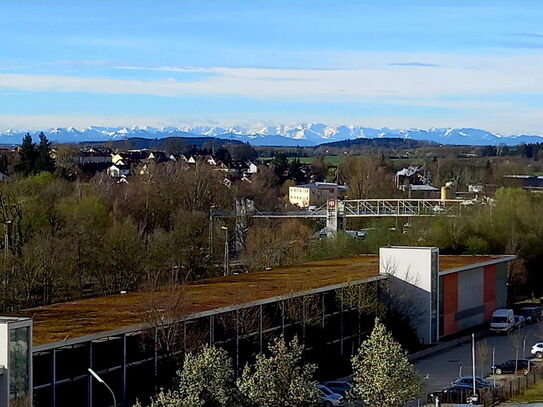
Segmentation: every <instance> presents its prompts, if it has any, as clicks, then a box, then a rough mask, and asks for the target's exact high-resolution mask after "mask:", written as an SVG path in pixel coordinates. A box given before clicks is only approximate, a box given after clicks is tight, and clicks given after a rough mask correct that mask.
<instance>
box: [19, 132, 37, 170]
mask: <svg viewBox="0 0 543 407" xmlns="http://www.w3.org/2000/svg"><path fill="white" fill-rule="evenodd" d="M37 157H38V151H37V149H36V144H34V143H33V142H32V136H31V135H30V133H26V135H25V136H24V137H23V142H22V143H21V148H20V149H19V164H17V165H16V166H15V171H17V172H21V173H23V174H24V175H25V176H26V177H28V176H29V175H33V174H35V173H36V159H37Z"/></svg>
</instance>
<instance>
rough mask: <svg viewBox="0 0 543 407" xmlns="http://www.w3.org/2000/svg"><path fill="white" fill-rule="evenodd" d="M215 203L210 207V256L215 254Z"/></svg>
mask: <svg viewBox="0 0 543 407" xmlns="http://www.w3.org/2000/svg"><path fill="white" fill-rule="evenodd" d="M214 209H215V205H211V206H210V207H209V236H208V238H209V257H211V255H212V254H213V210H214Z"/></svg>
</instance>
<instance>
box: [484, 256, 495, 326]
mask: <svg viewBox="0 0 543 407" xmlns="http://www.w3.org/2000/svg"><path fill="white" fill-rule="evenodd" d="M483 285H484V301H485V305H486V310H485V321H490V318H491V317H492V313H493V312H494V310H495V309H496V265H495V264H491V265H489V266H485V268H484V280H483Z"/></svg>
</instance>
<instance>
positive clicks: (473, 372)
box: [471, 333, 478, 402]
mask: <svg viewBox="0 0 543 407" xmlns="http://www.w3.org/2000/svg"><path fill="white" fill-rule="evenodd" d="M471 374H472V378H473V396H471V401H472V402H476V401H477V398H478V397H477V387H476V382H475V334H474V333H472V334H471Z"/></svg>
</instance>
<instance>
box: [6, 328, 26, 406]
mask: <svg viewBox="0 0 543 407" xmlns="http://www.w3.org/2000/svg"><path fill="white" fill-rule="evenodd" d="M28 331H29V330H28V327H23V328H15V329H11V330H10V331H9V368H10V372H9V399H10V403H9V405H10V407H25V406H29V405H30V371H29V370H30V369H29V356H30V355H29V349H28V344H29V337H28V336H29V335H28V334H29V332H28Z"/></svg>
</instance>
